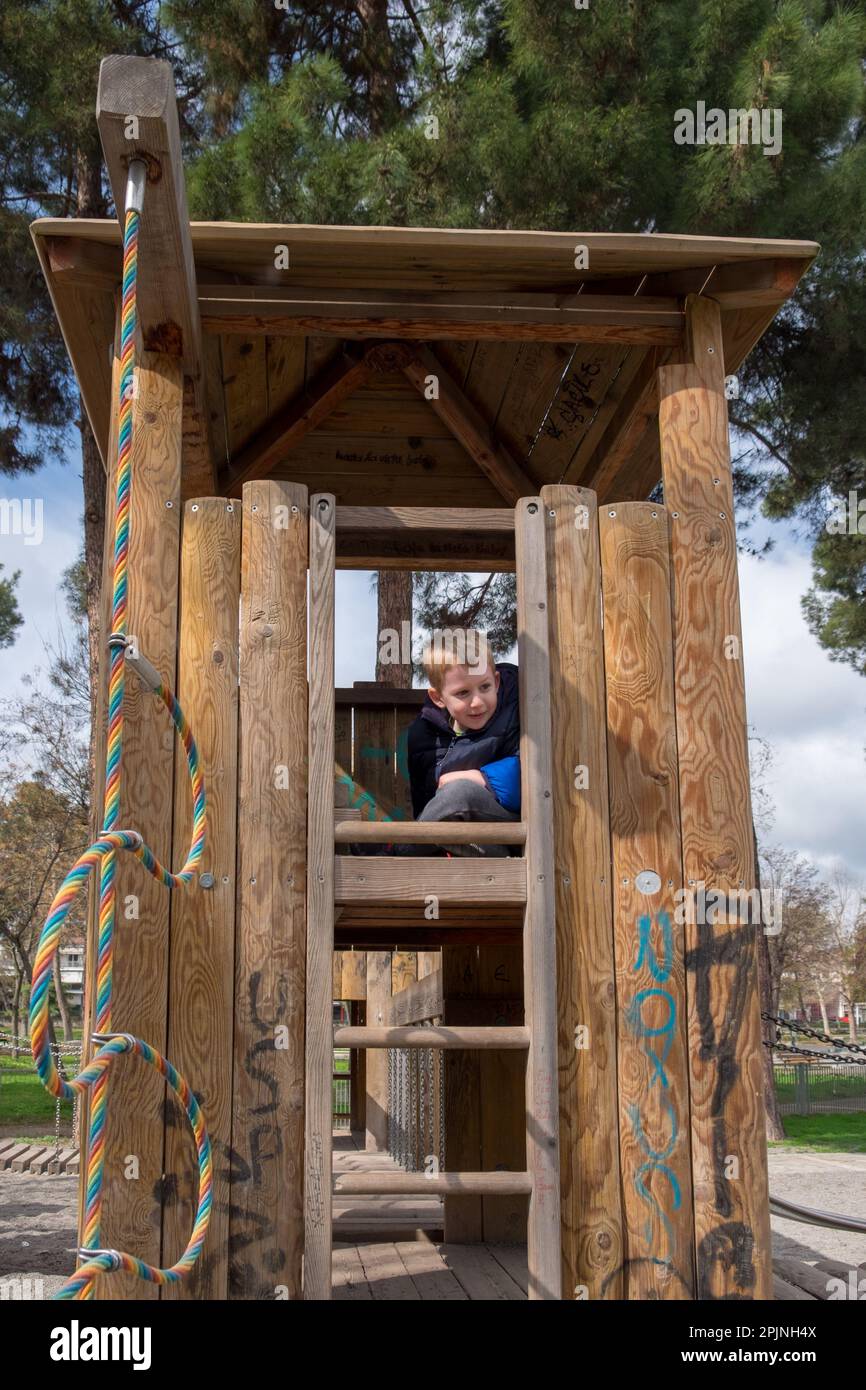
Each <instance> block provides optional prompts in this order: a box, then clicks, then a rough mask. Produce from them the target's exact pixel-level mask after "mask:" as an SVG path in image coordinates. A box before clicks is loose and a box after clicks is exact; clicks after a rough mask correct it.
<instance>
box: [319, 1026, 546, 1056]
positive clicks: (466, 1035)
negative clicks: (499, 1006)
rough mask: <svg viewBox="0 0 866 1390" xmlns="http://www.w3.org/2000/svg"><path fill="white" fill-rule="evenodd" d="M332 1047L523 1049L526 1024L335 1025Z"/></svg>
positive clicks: (527, 1038)
mask: <svg viewBox="0 0 866 1390" xmlns="http://www.w3.org/2000/svg"><path fill="white" fill-rule="evenodd" d="M334 1046H335V1047H441V1048H446V1049H447V1048H462V1049H463V1050H464V1051H469V1052H481V1051H492V1050H494V1049H495V1050H496V1051H523V1052H525V1051H526V1049H527V1048H528V1047H529V1029H528V1028H505V1027H502V1028H495V1027H493V1028H472V1027H468V1026H467V1027H461V1026H454V1027H450V1028H449V1027H444V1028H443V1027H432V1026H431V1027H429V1028H426V1027H424V1026H420V1027H418V1026H411V1027H408V1028H401V1027H388V1028H351V1027H346V1028H335V1029H334Z"/></svg>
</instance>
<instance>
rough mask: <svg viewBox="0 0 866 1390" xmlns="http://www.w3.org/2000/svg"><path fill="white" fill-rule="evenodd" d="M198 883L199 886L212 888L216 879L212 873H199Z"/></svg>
mask: <svg viewBox="0 0 866 1390" xmlns="http://www.w3.org/2000/svg"><path fill="white" fill-rule="evenodd" d="M198 883H199V887H200V888H213V886H214V884H215V883H216V879H215V878H214V876H213V874H199V876H198Z"/></svg>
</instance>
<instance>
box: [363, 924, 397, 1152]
mask: <svg viewBox="0 0 866 1390" xmlns="http://www.w3.org/2000/svg"><path fill="white" fill-rule="evenodd" d="M390 1002H391V952H390V951H375V952H370V953H369V954H368V955H367V1026H368V1027H370V1028H378V1027H382V1026H383V1024H384V1022H385V1019H386V1017H387V1013H388V1008H389V1006H390ZM365 1060H366V1115H365V1120H366V1126H367V1137H366V1145H365V1146H366V1148H367V1150H368V1152H374V1153H384V1152H385V1151H386V1150H387V1148H388V1058H387V1056H386V1054H385V1053H384V1052H371V1053H370V1054H369V1055H368V1056H367V1057H366V1059H365Z"/></svg>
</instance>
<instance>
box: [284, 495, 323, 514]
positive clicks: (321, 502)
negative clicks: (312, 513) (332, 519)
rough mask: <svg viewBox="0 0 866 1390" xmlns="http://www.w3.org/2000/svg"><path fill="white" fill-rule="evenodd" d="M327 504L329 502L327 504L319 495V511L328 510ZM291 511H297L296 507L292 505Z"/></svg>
mask: <svg viewBox="0 0 866 1390" xmlns="http://www.w3.org/2000/svg"><path fill="white" fill-rule="evenodd" d="M329 505H330V504H329V503H328V502H326V501H325V499H324V497H320V498H319V511H320V512H326V511H327V510H328V506H329ZM292 511H297V507H293V508H292Z"/></svg>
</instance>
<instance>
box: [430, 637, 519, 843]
mask: <svg viewBox="0 0 866 1390" xmlns="http://www.w3.org/2000/svg"><path fill="white" fill-rule="evenodd" d="M454 636H459V637H461V638H463V637H465V650H463V651H460V650H459V648H458V651H457V653H456V655H460V656H463V657H464V658H465V659H466V664H458V663H457V661H456V660H455V653H454V652H453V651H446V652H445V653H443V652H442V650H441V645H437V643H435V642H430V643H428V644H427V647H426V649H425V652H424V659H423V666H424V672H425V675H426V676H427V680H428V682H429V686H430V688H429V690H428V691H427V699H426V700H425V702H424V704H423V706H422V708H421V713H420V714H419V715H418V717H417V719H415V720H414V722H413V723H412V724H411V725H410V727H409V749H408V755H409V778H410V783H411V791H412V810H413V813H414V815H415V819H416V820H419V821H445V820H460V821H473V820H476V821H516V820H519V819H520V757H519V752H520V712H519V708H518V696H517V667H516V666H513V665H511V664H510V663H509V662H500V663H499V665H498V666H497V665H495V664H494V662H493V661H492V660H491V658H490V654H489V651H488V647H487V642H486V639H485V638H484V636H483V635H482V634H481V633H479V632H475V631H473V630H470V631H468V632H466V633H465V634H463V633H460V634H454ZM449 848H450V851H451V853H453V854H462V855H466V854H469V855H473V854H475V855H494V856H502V855H506V854H508V850H507V848H506V847H505V846H504V845H459V846H458V845H451V846H449ZM422 850H423V852H424V853H428V854H429V853H430V852H431V851H430V849H429V848H425V847H421V846H418V847H416V849H415V853H420V852H422Z"/></svg>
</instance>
